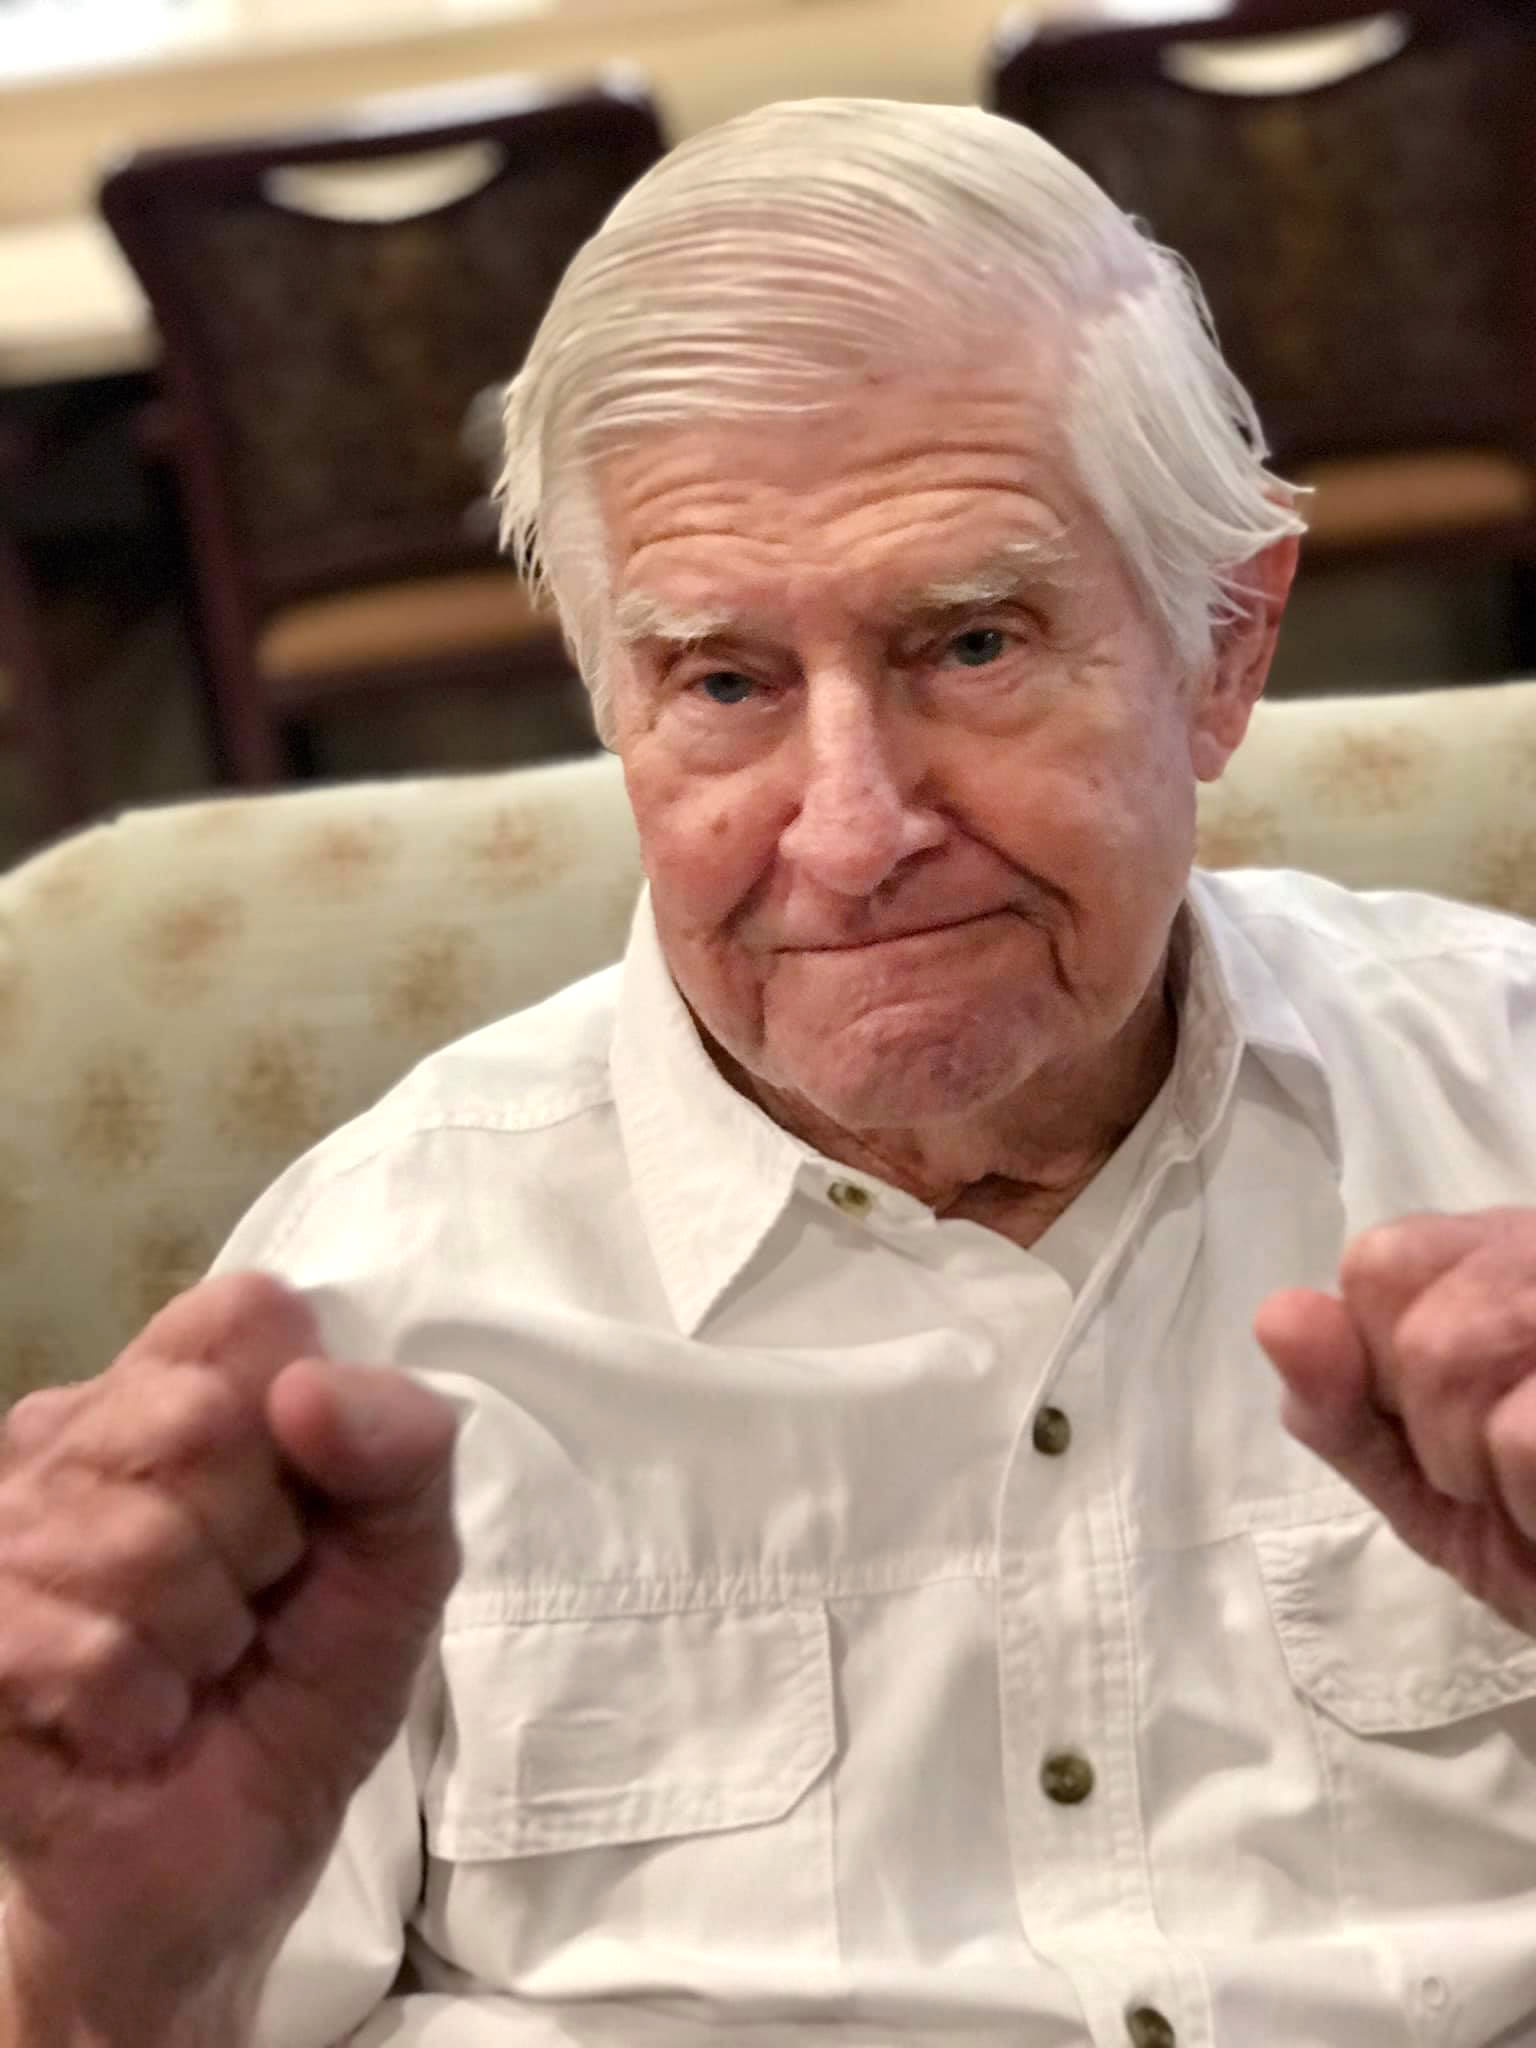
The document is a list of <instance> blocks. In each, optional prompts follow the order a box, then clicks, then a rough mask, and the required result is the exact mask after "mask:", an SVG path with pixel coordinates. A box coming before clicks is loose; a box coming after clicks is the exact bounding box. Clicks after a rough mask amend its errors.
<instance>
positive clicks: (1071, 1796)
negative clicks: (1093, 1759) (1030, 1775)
mask: <svg viewBox="0 0 1536 2048" xmlns="http://www.w3.org/2000/svg"><path fill="white" fill-rule="evenodd" d="M1040 1784H1041V1787H1042V1789H1043V1790H1044V1792H1045V1796H1046V1798H1047V1799H1054V1800H1055V1802H1056V1804H1057V1805H1058V1806H1080V1805H1081V1804H1082V1802H1083V1801H1084V1800H1085V1799H1086V1798H1087V1797H1088V1794H1089V1793H1090V1792H1091V1791H1092V1790H1093V1765H1092V1764H1091V1763H1089V1761H1088V1759H1087V1757H1085V1756H1079V1755H1078V1754H1077V1752H1076V1751H1075V1750H1071V1749H1063V1750H1060V1751H1058V1753H1057V1754H1056V1755H1055V1756H1048V1757H1047V1758H1046V1760H1045V1762H1044V1763H1043V1764H1042V1765H1041V1766H1040Z"/></svg>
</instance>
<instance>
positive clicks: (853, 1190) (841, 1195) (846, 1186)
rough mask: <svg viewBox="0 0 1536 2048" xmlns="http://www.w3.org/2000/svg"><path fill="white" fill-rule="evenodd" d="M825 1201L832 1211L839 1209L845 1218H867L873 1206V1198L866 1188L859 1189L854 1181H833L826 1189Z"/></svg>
mask: <svg viewBox="0 0 1536 2048" xmlns="http://www.w3.org/2000/svg"><path fill="white" fill-rule="evenodd" d="M827 1200H828V1201H829V1202H830V1203H831V1204H832V1206H833V1208H834V1209H841V1210H842V1212H843V1214H844V1215H845V1216H867V1215H868V1214H869V1212H870V1210H871V1209H873V1207H874V1206H875V1198H874V1196H873V1195H872V1194H871V1193H870V1192H869V1189H868V1188H861V1187H860V1186H859V1184H858V1182H857V1181H855V1180H835V1181H833V1183H832V1185H831V1187H829V1188H828V1189H827Z"/></svg>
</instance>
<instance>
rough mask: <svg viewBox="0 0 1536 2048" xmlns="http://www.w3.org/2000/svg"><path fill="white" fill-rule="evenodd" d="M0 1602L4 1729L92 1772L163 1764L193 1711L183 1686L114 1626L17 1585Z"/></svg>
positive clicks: (126, 1630)
mask: <svg viewBox="0 0 1536 2048" xmlns="http://www.w3.org/2000/svg"><path fill="white" fill-rule="evenodd" d="M6 1595H7V1611H6V1619H5V1631H4V1638H3V1643H0V1727H4V1728H9V1729H12V1730H17V1731H20V1732H22V1733H25V1734H28V1735H34V1736H47V1737H50V1738H52V1739H53V1740H55V1741H59V1742H62V1743H64V1744H66V1745H67V1747H68V1749H69V1750H70V1752H71V1754H72V1755H73V1757H74V1758H75V1759H76V1760H77V1762H78V1763H79V1764H80V1766H81V1767H82V1768H83V1769H85V1770H88V1771H96V1772H103V1773H111V1772H117V1771H131V1770H140V1769H143V1768H145V1767H147V1766H148V1765H150V1764H152V1763H154V1762H155V1761H157V1760H158V1759H160V1758H161V1757H163V1756H164V1755H165V1754H166V1752H167V1751H168V1750H169V1749H170V1748H171V1747H172V1745H173V1744H174V1743H175V1742H176V1741H177V1739H178V1738H179V1737H180V1735H181V1733H182V1731H183V1729H184V1728H185V1727H186V1724H187V1720H188V1717H189V1715H190V1713H191V1710H192V1697H191V1693H190V1690H189V1688H188V1687H187V1685H186V1683H185V1681H184V1680H183V1679H182V1678H181V1677H180V1676H179V1675H178V1674H177V1673H176V1672H175V1671H173V1670H172V1669H171V1667H170V1666H169V1665H167V1664H166V1663H165V1662H164V1661H163V1660H162V1659H161V1658H159V1657H157V1656H155V1655H154V1654H153V1652H152V1651H150V1650H149V1648H148V1647H147V1645H146V1644H145V1643H144V1641H143V1639H142V1638H141V1637H140V1636H139V1635H137V1633H136V1632H135V1631H134V1630H133V1629H132V1628H131V1627H130V1626H129V1625H128V1624H127V1623H126V1622H124V1621H122V1620H121V1619H119V1618H117V1617H114V1616H111V1615H103V1614H93V1613H90V1612H89V1611H87V1610H86V1609H84V1608H81V1607H77V1606H74V1605H73V1604H72V1603H70V1602H69V1601H66V1600H63V1599H60V1598H59V1597H58V1596H57V1595H54V1594H51V1593H47V1592H43V1591H39V1590H37V1589H34V1588H31V1587H25V1586H19V1585H16V1584H10V1585H8V1586H7V1587H6ZM3 1810H4V1806H3V1802H0V1811H3Z"/></svg>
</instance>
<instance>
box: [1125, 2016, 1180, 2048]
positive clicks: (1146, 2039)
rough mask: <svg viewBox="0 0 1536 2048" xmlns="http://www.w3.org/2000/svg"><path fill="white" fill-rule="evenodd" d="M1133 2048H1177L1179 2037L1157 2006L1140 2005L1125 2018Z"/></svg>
mask: <svg viewBox="0 0 1536 2048" xmlns="http://www.w3.org/2000/svg"><path fill="white" fill-rule="evenodd" d="M1125 2031H1126V2033H1127V2034H1128V2035H1129V2036H1130V2039H1131V2048H1175V2044H1176V2042H1177V2040H1178V2036H1177V2035H1176V2034H1175V2033H1174V2031H1173V2028H1172V2027H1171V2026H1169V2024H1168V2022H1167V2020H1165V2019H1164V2018H1163V2016H1162V2014H1161V2013H1160V2012H1159V2011H1158V2009H1157V2007H1156V2006H1155V2005H1138V2006H1136V2007H1135V2008H1134V2009H1133V2010H1132V2011H1130V2012H1128V2013H1127V2014H1126V2016H1125Z"/></svg>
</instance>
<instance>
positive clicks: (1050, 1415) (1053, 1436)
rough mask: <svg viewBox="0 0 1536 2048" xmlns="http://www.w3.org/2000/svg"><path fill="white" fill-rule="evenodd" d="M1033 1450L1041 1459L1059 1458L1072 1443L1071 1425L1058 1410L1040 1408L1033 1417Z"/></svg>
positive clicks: (1060, 1410) (1063, 1413)
mask: <svg viewBox="0 0 1536 2048" xmlns="http://www.w3.org/2000/svg"><path fill="white" fill-rule="evenodd" d="M1033 1435H1034V1442H1035V1449H1036V1450H1037V1451H1038V1452H1039V1453H1040V1455H1041V1457H1042V1458H1059V1457H1060V1456H1061V1454H1062V1452H1063V1451H1064V1450H1065V1449H1066V1448H1067V1446H1068V1444H1070V1443H1071V1441H1072V1424H1071V1423H1070V1421H1069V1420H1068V1419H1067V1416H1066V1413H1065V1412H1064V1410H1062V1409H1060V1408H1042V1409H1041V1410H1040V1412H1039V1413H1038V1414H1037V1415H1036V1417H1035V1427H1034V1431H1033Z"/></svg>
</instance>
